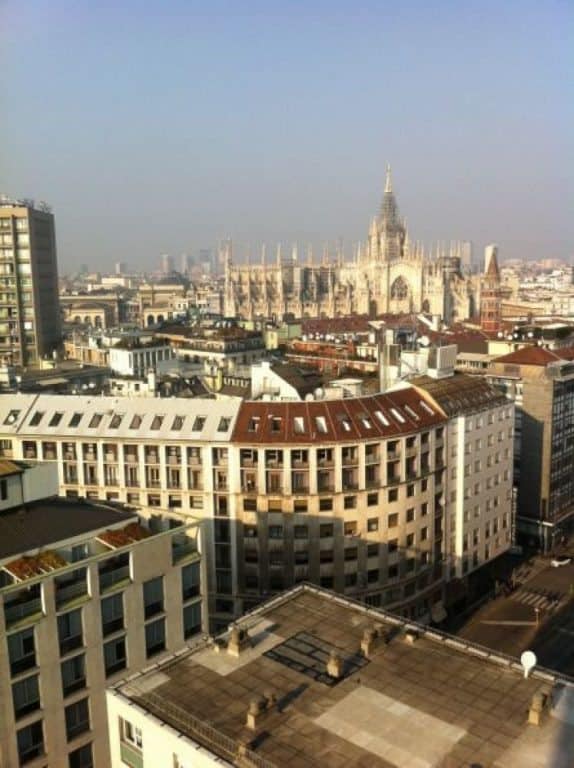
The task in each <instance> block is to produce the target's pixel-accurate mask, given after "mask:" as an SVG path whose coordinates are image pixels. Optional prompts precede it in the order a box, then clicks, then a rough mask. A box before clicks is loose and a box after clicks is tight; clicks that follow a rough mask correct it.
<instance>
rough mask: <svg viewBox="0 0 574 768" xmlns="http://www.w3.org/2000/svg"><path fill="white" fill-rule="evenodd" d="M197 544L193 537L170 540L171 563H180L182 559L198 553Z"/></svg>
mask: <svg viewBox="0 0 574 768" xmlns="http://www.w3.org/2000/svg"><path fill="white" fill-rule="evenodd" d="M198 554H199V553H198V551H197V544H196V542H195V540H194V539H185V541H176V540H175V539H173V540H172V542H171V557H172V563H173V565H175V564H176V563H181V562H182V561H183V560H189V559H191V558H193V557H195V556H196V555H198Z"/></svg>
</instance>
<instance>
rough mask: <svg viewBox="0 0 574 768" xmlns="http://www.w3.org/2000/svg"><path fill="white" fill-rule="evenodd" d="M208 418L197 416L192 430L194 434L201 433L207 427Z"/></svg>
mask: <svg viewBox="0 0 574 768" xmlns="http://www.w3.org/2000/svg"><path fill="white" fill-rule="evenodd" d="M206 418H207V417H206V416H196V417H195V419H194V420H193V426H192V428H191V429H192V430H193V432H201V430H202V429H203V427H204V426H205V421H206Z"/></svg>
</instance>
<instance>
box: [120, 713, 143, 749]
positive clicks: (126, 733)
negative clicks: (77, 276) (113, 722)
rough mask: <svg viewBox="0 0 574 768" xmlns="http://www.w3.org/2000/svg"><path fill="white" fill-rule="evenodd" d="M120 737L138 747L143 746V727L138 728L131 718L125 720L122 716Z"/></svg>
mask: <svg viewBox="0 0 574 768" xmlns="http://www.w3.org/2000/svg"><path fill="white" fill-rule="evenodd" d="M120 738H121V740H122V741H124V742H126V743H127V744H131V745H132V747H136V748H137V749H141V748H142V747H143V739H142V732H141V728H137V727H136V726H134V725H132V724H131V723H130V722H129V720H124V719H123V718H120Z"/></svg>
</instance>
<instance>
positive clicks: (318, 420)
mask: <svg viewBox="0 0 574 768" xmlns="http://www.w3.org/2000/svg"><path fill="white" fill-rule="evenodd" d="M315 425H316V427H317V432H322V433H323V434H325V433H326V432H327V421H326V419H325V417H324V416H315Z"/></svg>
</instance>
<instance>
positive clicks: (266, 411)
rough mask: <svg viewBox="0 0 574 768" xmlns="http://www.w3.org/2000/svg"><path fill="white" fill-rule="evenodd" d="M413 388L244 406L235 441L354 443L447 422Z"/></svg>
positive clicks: (251, 403)
mask: <svg viewBox="0 0 574 768" xmlns="http://www.w3.org/2000/svg"><path fill="white" fill-rule="evenodd" d="M423 402H424V401H423V400H422V398H421V395H420V394H418V393H417V392H416V391H415V390H414V389H412V388H405V389H402V390H398V391H396V392H389V393H387V394H378V395H372V396H370V397H356V398H343V399H341V400H318V401H317V400H315V401H309V402H288V403H285V402H268V403H261V402H252V401H246V402H243V403H242V404H241V408H240V410H239V415H238V417H237V420H236V422H235V429H234V431H233V435H232V438H231V439H232V441H233V442H236V443H244V444H246V445H253V444H260V443H265V444H273V443H277V444H285V443H291V444H305V443H311V442H317V441H319V442H350V441H353V440H368V439H369V438H372V439H374V440H377V439H380V438H381V437H393V436H394V435H401V434H408V433H412V432H417V431H418V430H420V429H426V428H429V427H431V426H435V425H437V424H441V423H443V422H444V421H445V419H444V417H443V416H442V414H440V413H439V412H438V411H437V410H434V409H432V408H431V407H430V406H429V405H428V404H427V403H424V404H423Z"/></svg>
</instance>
